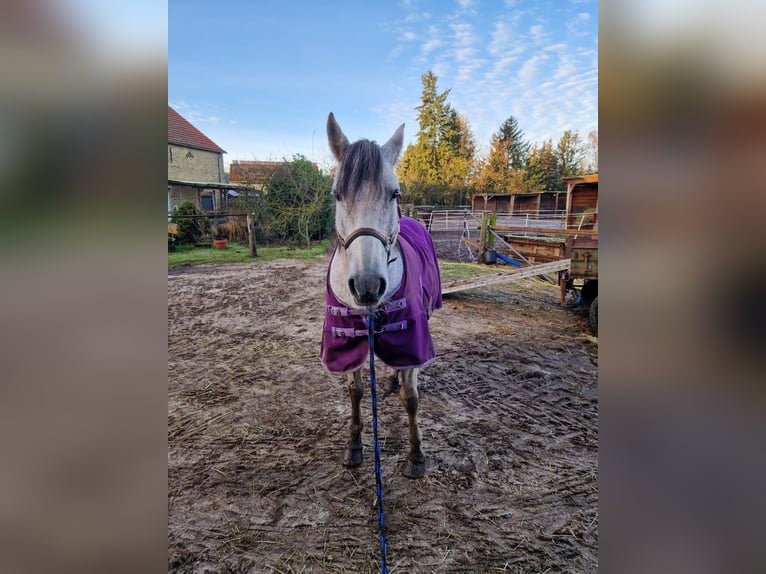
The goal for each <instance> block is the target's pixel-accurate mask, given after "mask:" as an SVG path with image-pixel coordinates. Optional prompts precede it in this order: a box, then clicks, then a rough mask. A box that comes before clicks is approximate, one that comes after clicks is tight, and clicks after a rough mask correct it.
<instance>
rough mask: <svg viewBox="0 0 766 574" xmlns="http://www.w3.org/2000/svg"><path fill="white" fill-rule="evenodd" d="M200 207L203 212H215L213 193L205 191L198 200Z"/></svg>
mask: <svg viewBox="0 0 766 574" xmlns="http://www.w3.org/2000/svg"><path fill="white" fill-rule="evenodd" d="M199 201H200V206H201V207H202V209H204V210H205V211H215V201H214V200H213V193H212V192H210V191H205V192H203V193H202V195H201V196H200V198H199Z"/></svg>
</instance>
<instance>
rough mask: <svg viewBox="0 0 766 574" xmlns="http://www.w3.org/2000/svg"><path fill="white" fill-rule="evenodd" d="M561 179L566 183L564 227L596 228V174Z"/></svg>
mask: <svg viewBox="0 0 766 574" xmlns="http://www.w3.org/2000/svg"><path fill="white" fill-rule="evenodd" d="M563 180H564V183H566V184H567V204H566V214H567V221H566V228H567V229H598V174H597V173H596V174H593V175H580V176H575V177H565V178H563Z"/></svg>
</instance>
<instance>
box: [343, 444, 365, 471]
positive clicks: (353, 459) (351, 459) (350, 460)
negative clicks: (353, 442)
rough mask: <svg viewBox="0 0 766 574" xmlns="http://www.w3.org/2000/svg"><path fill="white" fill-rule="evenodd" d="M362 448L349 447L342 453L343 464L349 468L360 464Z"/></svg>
mask: <svg viewBox="0 0 766 574" xmlns="http://www.w3.org/2000/svg"><path fill="white" fill-rule="evenodd" d="M362 458H363V457H362V449H361V448H349V449H346V452H344V453H343V466H347V467H349V468H351V467H355V466H359V465H360V464H362Z"/></svg>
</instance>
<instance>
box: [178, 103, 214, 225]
mask: <svg viewBox="0 0 766 574" xmlns="http://www.w3.org/2000/svg"><path fill="white" fill-rule="evenodd" d="M225 153H226V151H225V150H224V149H223V148H222V147H221V146H219V145H218V144H217V143H215V142H214V141H213V140H211V139H210V138H209V137H207V136H206V135H205V134H203V133H202V132H201V131H200V130H198V129H197V128H196V127H194V125H192V123H191V122H190V121H189V120H187V119H186V118H184V117H183V116H182V115H181V114H179V113H178V112H177V111H175V110H174V109H173V108H171V107H170V106H168V211H172V210H173V209H174V208H176V207H178V206H179V205H181V204H182V203H183V202H184V201H187V200H188V201H192V202H194V204H195V205H197V207H198V208H201V209H204V210H206V211H220V210H222V209H223V208H224V206H225V204H226V198H227V193H228V191H227V189H225V187H226V186H225V185H223V184H225V181H224V171H223V154H225Z"/></svg>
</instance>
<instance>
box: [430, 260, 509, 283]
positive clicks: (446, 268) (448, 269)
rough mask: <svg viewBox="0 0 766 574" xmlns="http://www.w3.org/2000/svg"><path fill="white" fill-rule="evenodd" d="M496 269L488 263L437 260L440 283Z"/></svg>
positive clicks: (479, 274) (477, 275) (476, 275)
mask: <svg viewBox="0 0 766 574" xmlns="http://www.w3.org/2000/svg"><path fill="white" fill-rule="evenodd" d="M493 271H497V269H496V268H493V266H490V265H479V264H478V263H448V262H446V261H439V273H440V274H441V278H442V283H449V282H450V281H456V280H458V279H467V278H469V277H479V276H481V275H486V274H488V273H492V272H493Z"/></svg>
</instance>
